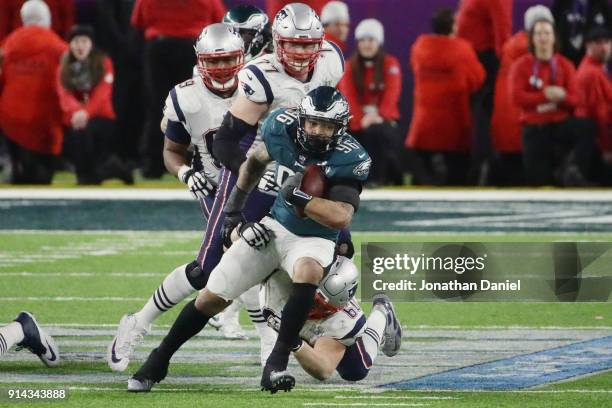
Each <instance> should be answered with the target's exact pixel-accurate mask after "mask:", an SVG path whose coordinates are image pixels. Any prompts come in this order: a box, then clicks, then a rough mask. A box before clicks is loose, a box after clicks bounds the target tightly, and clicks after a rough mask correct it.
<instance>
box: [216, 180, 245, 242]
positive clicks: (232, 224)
mask: <svg viewBox="0 0 612 408" xmlns="http://www.w3.org/2000/svg"><path fill="white" fill-rule="evenodd" d="M248 197H249V193H247V192H246V191H242V190H241V189H240V188H239V187H238V186H234V188H233V189H232V192H231V193H230V195H229V197H227V201H226V202H225V207H224V208H223V212H224V213H225V220H224V221H223V228H222V230H221V239H222V241H223V246H225V247H226V248H229V247H231V246H232V231H234V228H236V227H237V226H238V225H240V224H245V223H246V219H245V218H244V214H242V210H243V209H244V206H245V205H246V201H247V198H248Z"/></svg>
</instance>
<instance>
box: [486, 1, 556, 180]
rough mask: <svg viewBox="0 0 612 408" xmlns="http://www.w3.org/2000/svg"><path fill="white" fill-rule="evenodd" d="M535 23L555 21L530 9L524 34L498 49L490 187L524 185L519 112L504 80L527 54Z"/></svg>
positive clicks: (535, 8)
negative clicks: (517, 61)
mask: <svg viewBox="0 0 612 408" xmlns="http://www.w3.org/2000/svg"><path fill="white" fill-rule="evenodd" d="M538 20H546V21H550V22H551V23H553V24H554V22H555V19H554V17H553V15H552V13H551V11H550V9H549V8H548V7H546V6H542V5H537V6H533V7H530V8H529V9H527V11H526V12H525V16H524V30H521V31H519V32H517V33H516V34H515V35H513V36H512V37H511V38H510V39H509V40H508V41H506V44H504V47H503V49H502V55H501V65H500V67H499V72H498V73H497V81H496V83H495V100H494V103H493V105H494V106H493V117H492V118H491V137H492V141H493V149H494V156H493V158H492V163H491V169H490V173H489V183H490V184H493V185H502V186H508V185H521V184H524V176H523V156H522V150H523V148H522V145H521V122H520V121H519V115H520V111H519V109H518V107H517V106H516V105H515V104H514V103H513V102H512V99H511V98H510V88H509V86H508V78H509V77H510V67H511V66H512V64H513V63H514V61H516V60H517V59H518V58H520V57H522V56H523V55H525V54H527V53H529V44H528V43H529V40H528V34H527V33H528V32H529V31H530V30H531V28H532V27H533V25H534V24H535V22H536V21H538Z"/></svg>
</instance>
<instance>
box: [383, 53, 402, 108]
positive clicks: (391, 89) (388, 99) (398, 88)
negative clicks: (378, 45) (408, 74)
mask: <svg viewBox="0 0 612 408" xmlns="http://www.w3.org/2000/svg"><path fill="white" fill-rule="evenodd" d="M389 61H390V63H389V66H388V67H386V68H385V90H384V92H383V93H382V95H381V98H380V104H379V106H378V113H379V114H380V116H382V117H383V118H384V119H387V120H396V119H399V115H398V108H397V104H398V103H399V98H400V95H401V94H402V69H401V67H400V64H399V62H398V61H397V59H395V57H391V58H389Z"/></svg>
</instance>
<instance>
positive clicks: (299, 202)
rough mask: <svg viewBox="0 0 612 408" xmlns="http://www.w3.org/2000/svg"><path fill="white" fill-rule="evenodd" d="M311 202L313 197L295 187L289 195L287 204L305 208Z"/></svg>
mask: <svg viewBox="0 0 612 408" xmlns="http://www.w3.org/2000/svg"><path fill="white" fill-rule="evenodd" d="M311 200H312V196H311V195H309V194H306V193H305V192H303V191H302V190H300V189H299V188H298V187H295V188H294V189H293V191H292V192H291V195H289V198H288V199H287V202H289V204H293V205H294V206H295V207H299V208H304V207H306V205H307V204H308V203H309V202H310V201H311Z"/></svg>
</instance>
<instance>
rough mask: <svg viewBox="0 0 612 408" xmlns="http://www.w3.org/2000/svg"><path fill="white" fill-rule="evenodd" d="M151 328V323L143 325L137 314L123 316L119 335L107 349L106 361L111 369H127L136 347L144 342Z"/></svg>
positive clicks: (118, 329) (118, 331)
mask: <svg viewBox="0 0 612 408" xmlns="http://www.w3.org/2000/svg"><path fill="white" fill-rule="evenodd" d="M149 330H151V325H148V326H147V327H145V326H142V325H141V324H140V323H139V322H138V319H136V315H133V314H126V315H124V316H123V317H122V318H121V321H120V322H119V327H118V328H117V335H116V336H115V338H114V339H113V341H112V342H111V343H110V344H109V345H108V348H107V350H106V361H107V362H108V366H109V367H110V369H111V370H113V371H125V369H126V368H127V366H128V364H130V358H132V355H133V354H134V348H135V347H136V346H138V345H140V343H142V341H143V338H144V336H145V335H146V334H147V333H148V332H149Z"/></svg>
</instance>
